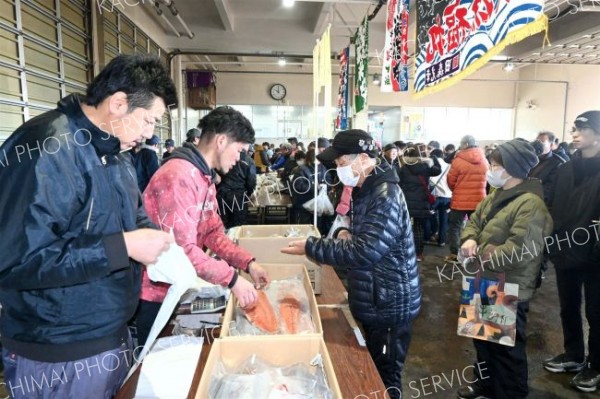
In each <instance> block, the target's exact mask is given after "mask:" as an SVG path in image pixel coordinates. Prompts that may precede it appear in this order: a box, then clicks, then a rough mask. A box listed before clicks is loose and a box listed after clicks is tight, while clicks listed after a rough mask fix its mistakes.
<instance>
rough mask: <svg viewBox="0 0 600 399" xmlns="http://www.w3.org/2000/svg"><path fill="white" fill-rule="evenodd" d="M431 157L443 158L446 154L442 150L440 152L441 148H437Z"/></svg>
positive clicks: (431, 153)
mask: <svg viewBox="0 0 600 399" xmlns="http://www.w3.org/2000/svg"><path fill="white" fill-rule="evenodd" d="M429 155H430V156H432V157H438V158H443V157H444V152H443V151H442V150H440V149H439V148H436V149H435V150H432V151H431V152H430V153H429Z"/></svg>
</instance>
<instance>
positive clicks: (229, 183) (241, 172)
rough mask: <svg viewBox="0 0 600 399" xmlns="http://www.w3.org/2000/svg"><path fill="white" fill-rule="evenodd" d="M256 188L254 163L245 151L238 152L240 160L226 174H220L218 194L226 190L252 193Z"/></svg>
mask: <svg viewBox="0 0 600 399" xmlns="http://www.w3.org/2000/svg"><path fill="white" fill-rule="evenodd" d="M254 188H256V165H255V164H254V160H252V157H250V155H248V153H247V152H246V151H242V152H241V153H240V160H239V161H238V162H237V163H236V164H235V165H234V166H233V168H231V170H230V171H229V172H227V174H225V175H223V176H221V183H219V185H218V186H217V192H218V193H219V195H223V194H224V193H226V192H233V193H244V192H245V193H246V195H247V196H248V197H250V196H251V195H252V193H253V192H254Z"/></svg>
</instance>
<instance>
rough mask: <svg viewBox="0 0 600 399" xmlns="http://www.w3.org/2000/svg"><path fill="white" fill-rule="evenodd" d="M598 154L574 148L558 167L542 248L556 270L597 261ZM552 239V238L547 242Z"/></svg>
mask: <svg viewBox="0 0 600 399" xmlns="http://www.w3.org/2000/svg"><path fill="white" fill-rule="evenodd" d="M598 198H600V157H594V158H582V157H581V153H580V152H579V151H578V152H576V153H575V154H574V155H573V158H572V159H571V161H570V162H567V163H565V164H562V165H560V166H559V167H558V173H557V177H556V188H555V190H554V198H553V201H552V210H551V214H552V218H553V219H554V233H553V235H552V236H551V237H548V238H546V249H547V250H548V251H549V252H550V259H551V260H552V263H553V264H554V266H555V267H556V268H557V269H562V270H565V269H575V268H579V269H584V268H597V267H598V264H600V242H599V241H598V238H597V237H598V234H600V232H599V226H598V223H595V222H594V220H596V221H597V220H599V219H600V201H598ZM551 240H552V241H551Z"/></svg>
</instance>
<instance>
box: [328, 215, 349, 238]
mask: <svg viewBox="0 0 600 399" xmlns="http://www.w3.org/2000/svg"><path fill="white" fill-rule="evenodd" d="M340 228H345V229H350V216H342V215H337V216H336V218H335V220H334V221H333V224H332V225H331V228H330V229H329V233H328V234H327V238H335V237H333V234H334V233H335V232H336V231H337V230H338V229H340Z"/></svg>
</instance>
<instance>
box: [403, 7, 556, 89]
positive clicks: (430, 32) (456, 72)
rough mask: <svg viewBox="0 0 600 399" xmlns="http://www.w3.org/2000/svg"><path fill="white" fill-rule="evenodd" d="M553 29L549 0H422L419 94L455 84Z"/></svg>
mask: <svg viewBox="0 0 600 399" xmlns="http://www.w3.org/2000/svg"><path fill="white" fill-rule="evenodd" d="M547 29H548V18H547V17H546V15H545V14H544V1H543V0H440V1H431V0H418V1H417V50H416V63H415V79H414V85H415V90H414V96H415V97H416V98H419V97H423V96H425V95H427V94H430V93H434V92H436V91H439V90H442V89H445V88H446V87H449V86H450V85H452V84H454V83H456V82H458V81H459V80H461V79H463V78H465V77H466V76H468V75H470V74H472V73H473V72H475V71H477V70H478V69H479V68H481V67H482V66H483V65H485V64H486V63H487V62H488V61H489V60H490V59H491V58H492V57H493V56H495V55H497V54H498V53H500V52H501V51H502V50H503V49H504V48H505V47H506V46H508V45H510V44H513V43H516V42H519V41H521V40H523V39H525V38H526V37H529V36H531V35H534V34H536V33H538V32H541V31H544V30H545V31H546V32H547ZM540 44H541V43H540Z"/></svg>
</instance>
